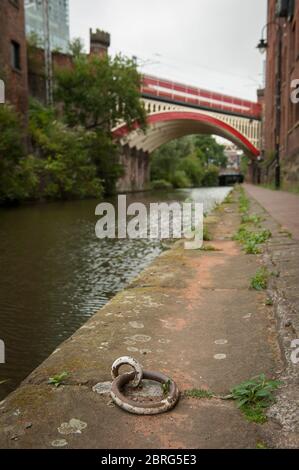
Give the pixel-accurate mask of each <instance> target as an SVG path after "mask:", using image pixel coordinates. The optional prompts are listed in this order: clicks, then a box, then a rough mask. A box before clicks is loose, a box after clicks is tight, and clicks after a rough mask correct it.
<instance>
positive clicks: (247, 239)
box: [233, 224, 272, 255]
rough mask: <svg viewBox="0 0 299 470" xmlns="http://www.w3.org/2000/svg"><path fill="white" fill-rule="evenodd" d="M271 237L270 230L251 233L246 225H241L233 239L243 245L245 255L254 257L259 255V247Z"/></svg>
mask: <svg viewBox="0 0 299 470" xmlns="http://www.w3.org/2000/svg"><path fill="white" fill-rule="evenodd" d="M271 236H272V234H271V232H270V230H265V229H264V230H261V231H259V232H252V231H249V230H248V229H247V226H246V224H241V226H240V228H239V230H238V232H237V233H236V235H235V236H234V237H233V239H234V240H237V241H239V242H240V243H242V244H243V246H244V250H245V253H247V254H254V255H256V254H259V253H261V249H260V247H259V245H261V244H262V243H265V242H266V241H267V240H268V239H269V238H270V237H271Z"/></svg>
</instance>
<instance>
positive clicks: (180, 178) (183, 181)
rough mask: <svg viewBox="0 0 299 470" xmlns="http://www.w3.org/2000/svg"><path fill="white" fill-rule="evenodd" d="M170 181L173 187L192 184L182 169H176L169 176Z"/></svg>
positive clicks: (188, 186) (183, 186)
mask: <svg viewBox="0 0 299 470" xmlns="http://www.w3.org/2000/svg"><path fill="white" fill-rule="evenodd" d="M171 183H172V185H173V187H174V188H190V187H191V186H192V184H191V181H190V180H189V178H188V176H187V175H186V172H185V171H184V170H176V172H175V173H174V175H173V177H172V178H171Z"/></svg>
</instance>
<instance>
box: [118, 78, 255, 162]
mask: <svg viewBox="0 0 299 470" xmlns="http://www.w3.org/2000/svg"><path fill="white" fill-rule="evenodd" d="M141 93H142V99H143V102H144V106H145V109H146V111H147V114H148V128H147V130H146V132H143V131H142V130H141V129H139V128H138V124H136V125H135V126H134V128H133V129H132V130H129V129H128V128H127V126H126V125H124V124H120V125H119V126H118V127H117V128H115V129H114V130H113V133H114V135H115V137H117V138H119V139H120V141H121V143H122V145H128V146H129V147H130V148H135V149H136V150H141V151H144V152H148V153H151V152H153V151H154V150H156V149H157V148H158V147H160V146H161V145H163V144H164V143H166V142H168V141H170V140H173V139H176V138H179V137H183V136H185V135H191V134H213V135H218V136H221V137H224V138H226V139H228V140H230V141H231V142H233V143H235V144H236V145H237V146H238V147H239V148H240V149H241V150H243V151H244V152H245V154H247V155H248V156H249V157H251V158H255V157H257V156H258V155H259V153H260V151H259V148H260V138H261V106H260V104H259V103H254V102H251V101H247V100H242V99H239V98H234V97H230V96H227V95H222V94H219V93H213V92H210V91H207V90H202V89H199V88H194V87H188V86H186V85H182V84H179V83H175V82H170V81H166V80H160V79H158V78H155V77H150V76H144V77H143V85H142V89H141Z"/></svg>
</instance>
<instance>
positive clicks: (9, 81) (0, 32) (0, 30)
mask: <svg viewBox="0 0 299 470" xmlns="http://www.w3.org/2000/svg"><path fill="white" fill-rule="evenodd" d="M12 41H15V42H16V43H18V44H19V45H20V70H16V69H14V68H13V67H12V59H11V55H12V54H11V42H12ZM0 77H1V78H2V79H3V80H4V82H5V98H6V101H7V102H10V103H12V104H13V105H15V106H16V108H17V110H18V111H20V112H21V113H23V114H24V115H26V113H27V109H28V81H27V56H26V39H25V22H24V0H15V1H14V0H1V1H0Z"/></svg>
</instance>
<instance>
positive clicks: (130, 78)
mask: <svg viewBox="0 0 299 470" xmlns="http://www.w3.org/2000/svg"><path fill="white" fill-rule="evenodd" d="M75 49H76V48H75ZM76 54H78V52H76ZM140 83H141V77H140V75H139V73H138V71H137V69H136V64H135V62H134V61H133V60H131V59H128V58H126V57H122V56H121V55H117V56H116V57H114V58H111V57H109V56H105V57H98V56H96V55H93V56H90V57H87V56H86V55H83V54H81V53H79V54H78V55H77V56H75V58H74V67H73V68H60V69H58V70H57V71H56V92H55V97H56V100H57V101H58V102H60V103H63V110H64V114H65V119H66V122H67V124H68V125H69V126H71V127H76V126H78V125H80V126H83V127H84V128H85V129H100V130H101V131H106V132H107V133H108V134H109V133H110V130H111V129H113V128H114V127H115V126H116V125H117V124H118V122H119V121H124V122H125V123H126V124H127V125H128V127H129V128H131V127H132V125H133V123H134V122H135V121H138V122H139V123H140V126H141V127H142V128H145V126H146V113H145V109H144V106H143V104H142V102H141V101H140Z"/></svg>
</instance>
